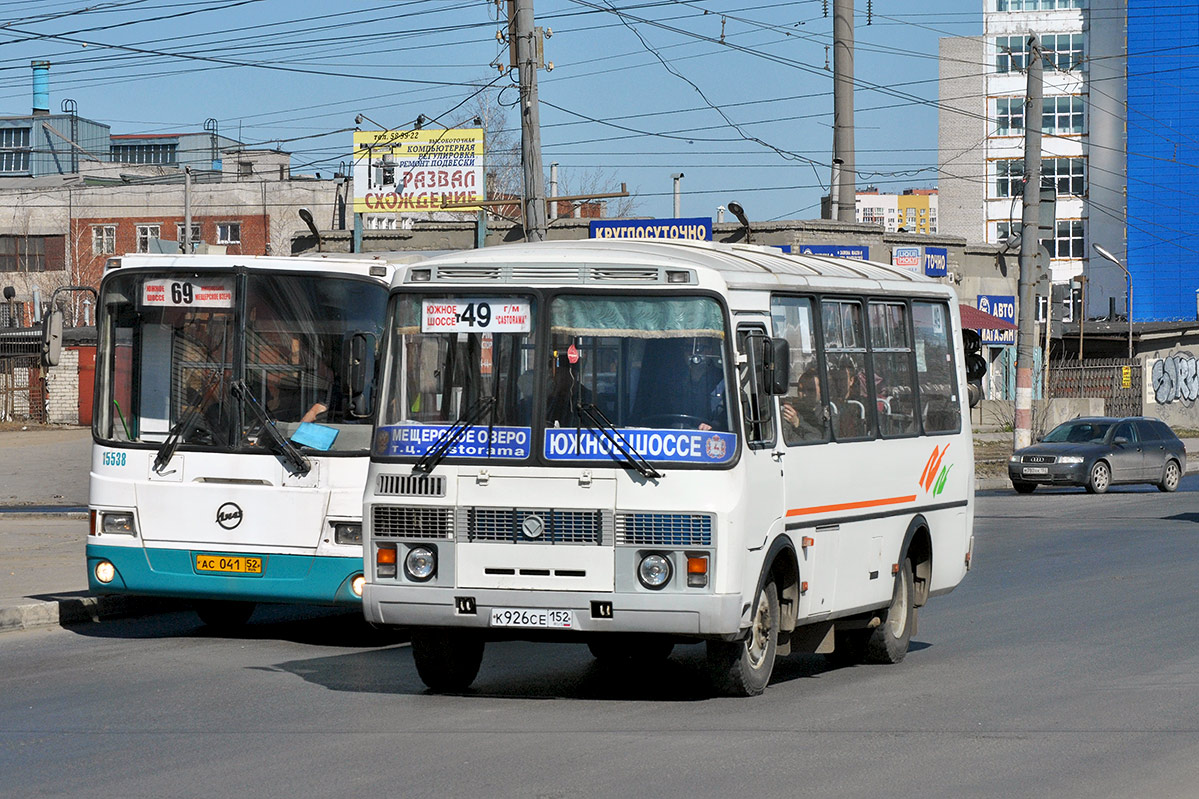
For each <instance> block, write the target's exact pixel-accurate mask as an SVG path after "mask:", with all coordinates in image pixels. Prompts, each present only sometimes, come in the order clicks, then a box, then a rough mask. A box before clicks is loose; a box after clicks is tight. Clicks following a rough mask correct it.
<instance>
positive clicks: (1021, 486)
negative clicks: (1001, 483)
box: [1012, 480, 1037, 494]
mask: <svg viewBox="0 0 1199 799" xmlns="http://www.w3.org/2000/svg"><path fill="white" fill-rule="evenodd" d="M1012 488H1014V489H1016V493H1017V494H1031V493H1032V492H1033V491H1036V490H1037V484H1036V483H1026V482H1024V481H1023V480H1013V481H1012Z"/></svg>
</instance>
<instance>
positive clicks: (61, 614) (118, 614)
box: [0, 593, 188, 634]
mask: <svg viewBox="0 0 1199 799" xmlns="http://www.w3.org/2000/svg"><path fill="white" fill-rule="evenodd" d="M187 606H188V605H187V603H185V602H183V601H181V600H175V599H162V598H158V597H138V596H119V595H114V596H93V595H91V594H83V593H79V594H63V595H61V596H57V597H52V598H51V599H48V600H45V601H35V602H27V603H25V604H22V605H13V606H11V607H7V608H0V634H3V633H6V632H12V631H17V630H32V629H36V628H38V627H55V626H58V627H71V626H75V625H80V624H88V623H91V622H99V621H108V620H110V619H121V618H131V617H137V616H153V615H156V614H159V613H170V612H173V611H176V610H182V609H184V608H186V607H187Z"/></svg>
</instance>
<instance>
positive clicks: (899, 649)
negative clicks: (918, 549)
mask: <svg viewBox="0 0 1199 799" xmlns="http://www.w3.org/2000/svg"><path fill="white" fill-rule="evenodd" d="M915 627H916V581H915V579H914V578H913V576H912V561H910V560H908V559H907V558H905V559H904V561H903V566H902V567H901V568H900V570H899V573H898V574H896V575H895V591H894V592H893V593H892V595H891V604H890V606H889V607H888V608H887V615H886V616H885V617H883V621H882V624H880V625H879V626H877V627H875V628H874V629H873V630H871V632H870V637H869V638H868V639H867V640H866V662H867V663H898V662H899V661H901V660H903V658H904V655H906V654H907V653H908V644H910V643H911V642H912V630H913V629H915Z"/></svg>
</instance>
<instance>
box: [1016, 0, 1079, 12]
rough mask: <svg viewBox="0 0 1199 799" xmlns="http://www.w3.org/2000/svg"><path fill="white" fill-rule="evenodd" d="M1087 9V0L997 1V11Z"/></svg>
mask: <svg viewBox="0 0 1199 799" xmlns="http://www.w3.org/2000/svg"><path fill="white" fill-rule="evenodd" d="M1069 8H1086V0H996V3H995V10H996V11H1058V10H1061V9H1069Z"/></svg>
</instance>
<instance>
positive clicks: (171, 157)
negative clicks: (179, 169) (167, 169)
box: [108, 144, 178, 164]
mask: <svg viewBox="0 0 1199 799" xmlns="http://www.w3.org/2000/svg"><path fill="white" fill-rule="evenodd" d="M177 148H178V145H176V144H114V145H112V146H111V147H110V148H109V150H108V153H109V158H110V159H111V160H112V161H115V162H118V163H122V164H174V163H176V157H175V151H176V149H177Z"/></svg>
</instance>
